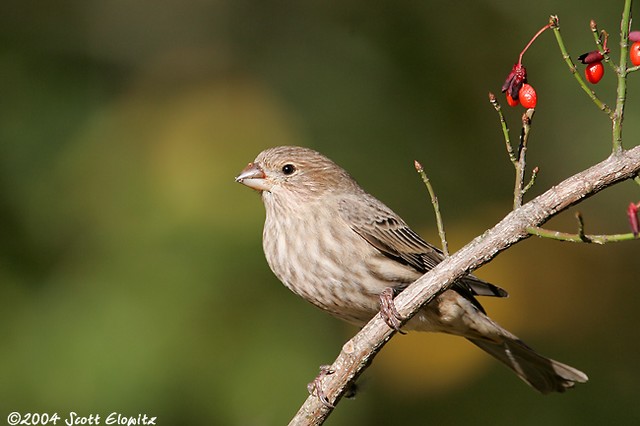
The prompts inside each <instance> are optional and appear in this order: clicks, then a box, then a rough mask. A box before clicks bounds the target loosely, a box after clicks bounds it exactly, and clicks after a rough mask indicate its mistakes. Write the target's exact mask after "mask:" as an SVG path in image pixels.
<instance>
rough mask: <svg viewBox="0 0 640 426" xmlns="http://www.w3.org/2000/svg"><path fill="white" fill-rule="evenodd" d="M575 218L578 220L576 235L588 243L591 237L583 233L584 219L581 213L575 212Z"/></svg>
mask: <svg viewBox="0 0 640 426" xmlns="http://www.w3.org/2000/svg"><path fill="white" fill-rule="evenodd" d="M576 220H577V221H578V237H579V238H580V240H582V241H584V242H585V243H590V242H591V239H590V238H589V237H587V235H586V234H585V233H584V219H583V218H582V213H580V212H576Z"/></svg>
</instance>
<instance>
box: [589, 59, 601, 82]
mask: <svg viewBox="0 0 640 426" xmlns="http://www.w3.org/2000/svg"><path fill="white" fill-rule="evenodd" d="M584 75H585V77H587V80H589V83H591V84H597V83H598V82H599V81H600V80H602V76H603V75H604V66H603V65H602V62H600V61H598V62H594V63H592V64H589V65H587V67H586V68H585V69H584Z"/></svg>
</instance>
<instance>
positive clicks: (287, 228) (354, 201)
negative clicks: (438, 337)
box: [236, 146, 587, 393]
mask: <svg viewBox="0 0 640 426" xmlns="http://www.w3.org/2000/svg"><path fill="white" fill-rule="evenodd" d="M236 181H237V182H240V183H242V184H244V185H246V186H248V187H250V188H253V189H255V190H257V191H259V192H260V193H261V196H262V201H263V202H264V205H265V208H266V220H265V224H264V231H263V247H264V252H265V256H266V258H267V262H268V263H269V266H270V267H271V269H272V270H273V272H274V273H275V275H276V276H277V277H278V278H279V279H280V280H281V281H282V282H283V283H284V284H285V285H286V286H287V287H288V288H289V289H290V290H291V291H293V292H294V293H296V294H297V295H299V296H301V297H303V298H304V299H306V300H308V301H309V302H311V303H313V304H314V305H316V306H318V307H320V308H321V309H324V310H326V311H328V312H330V313H331V314H333V315H334V316H336V317H338V318H341V319H343V320H346V321H348V322H350V323H353V324H356V325H363V324H365V323H366V322H367V321H369V320H370V319H371V318H372V317H373V316H374V315H375V314H376V313H377V312H378V311H379V309H380V306H379V300H380V293H381V292H382V291H383V290H384V289H385V288H389V287H391V288H393V289H394V290H395V291H396V292H398V291H401V290H403V289H404V288H405V287H406V286H407V285H409V284H410V283H412V282H413V281H415V280H416V279H417V278H418V277H420V276H421V275H422V274H424V273H425V272H427V271H429V270H430V269H431V268H433V266H434V265H436V264H437V263H439V262H440V261H442V259H443V256H442V253H441V252H440V251H439V250H438V249H437V248H435V247H433V246H432V245H430V244H429V243H427V242H425V241H424V240H423V239H422V238H420V236H418V235H417V234H416V233H415V232H413V231H412V230H411V229H410V228H409V227H408V226H407V224H406V223H405V222H404V221H403V220H402V219H401V218H400V217H399V216H398V215H397V214H395V213H394V212H393V211H392V210H391V209H390V208H388V207H387V206H385V205H384V204H383V203H382V202H380V201H379V200H377V199H376V198H375V197H373V196H372V195H369V194H368V193H366V192H365V191H364V190H363V189H362V188H361V187H360V186H359V185H358V184H357V183H356V182H355V180H353V178H351V176H350V175H349V174H348V173H347V172H346V171H345V170H344V169H342V168H341V167H339V166H338V165H336V164H335V163H334V162H332V161H331V160H329V159H328V158H327V157H325V156H323V155H322V154H320V153H318V152H316V151H314V150H311V149H308V148H301V147H294V146H283V147H276V148H271V149H267V150H265V151H263V152H261V153H260V154H259V155H258V157H257V158H256V159H255V161H254V162H253V163H249V165H248V166H247V167H246V168H245V169H244V170H243V171H242V172H241V174H240V175H239V176H238V177H237V178H236ZM506 295H507V293H506V292H505V291H504V290H503V289H501V288H499V287H496V286H494V285H493V284H489V283H487V282H484V281H482V280H480V279H479V278H476V277H474V276H473V275H468V276H466V277H465V278H464V279H461V280H460V281H458V282H457V283H456V284H455V285H454V286H453V287H452V288H451V289H450V290H447V291H445V292H444V293H442V294H441V295H440V296H439V297H437V298H436V299H435V300H434V301H433V302H432V303H430V304H429V305H427V306H426V307H424V308H423V309H422V310H421V311H420V312H418V314H417V315H416V316H415V317H413V318H412V319H411V320H410V321H409V322H408V323H407V324H406V325H405V326H404V329H405V330H418V331H434V332H442V333H449V334H455V335H459V336H463V337H466V338H467V339H469V340H470V341H471V342H472V343H474V344H475V345H477V346H478V347H480V348H481V349H483V350H485V351H486V352H488V353H489V354H491V355H492V356H494V357H495V358H497V359H498V360H500V361H502V362H503V363H504V364H506V365H507V366H508V367H509V368H511V369H512V370H513V371H514V372H515V373H516V374H517V375H518V376H519V377H520V378H521V379H522V380H524V381H525V382H527V383H528V384H529V385H531V386H532V387H533V388H535V389H537V390H538V391H540V392H542V393H549V392H553V391H556V392H563V391H565V390H566V389H568V388H571V387H573V386H574V384H575V383H576V382H577V383H583V382H586V381H587V376H586V375H585V374H584V373H582V372H581V371H579V370H577V369H575V368H572V367H570V366H568V365H565V364H562V363H560V362H557V361H554V360H551V359H548V358H545V357H543V356H541V355H538V354H537V353H536V352H534V351H533V350H532V349H531V348H529V347H528V346H527V345H525V344H524V343H523V342H522V341H521V340H520V339H518V338H517V337H516V336H514V335H513V334H511V333H509V332H508V331H507V330H505V329H503V328H502V327H500V326H499V325H498V324H496V323H495V322H494V321H493V320H491V319H490V318H489V317H488V316H487V315H486V314H485V311H484V309H483V308H482V306H481V305H480V303H479V302H478V301H477V300H476V298H475V296H497V297H504V296H506Z"/></svg>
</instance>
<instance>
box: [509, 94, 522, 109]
mask: <svg viewBox="0 0 640 426" xmlns="http://www.w3.org/2000/svg"><path fill="white" fill-rule="evenodd" d="M507 103H508V104H509V106H511V107H514V106H517V105H518V104H519V103H520V102H519V101H518V100H517V99H513V98H512V97H511V95H510V94H509V93H507Z"/></svg>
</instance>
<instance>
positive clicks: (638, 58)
mask: <svg viewBox="0 0 640 426" xmlns="http://www.w3.org/2000/svg"><path fill="white" fill-rule="evenodd" d="M629 58H630V59H631V63H632V64H633V65H635V66H638V65H640V41H636V42H635V43H633V44H632V45H631V50H629Z"/></svg>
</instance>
